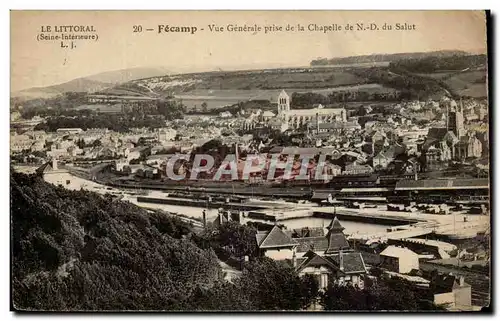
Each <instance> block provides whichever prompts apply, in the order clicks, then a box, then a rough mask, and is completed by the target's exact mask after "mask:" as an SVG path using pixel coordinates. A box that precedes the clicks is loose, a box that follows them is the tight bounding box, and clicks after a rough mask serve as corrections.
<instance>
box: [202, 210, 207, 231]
mask: <svg viewBox="0 0 500 321" xmlns="http://www.w3.org/2000/svg"><path fill="white" fill-rule="evenodd" d="M206 227H207V211H205V210H203V228H206Z"/></svg>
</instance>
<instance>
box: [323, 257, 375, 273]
mask: <svg viewBox="0 0 500 321" xmlns="http://www.w3.org/2000/svg"><path fill="white" fill-rule="evenodd" d="M341 255H342V259H343V262H342V264H343V268H344V269H343V272H344V273H346V274H349V273H360V272H363V273H365V272H366V265H365V261H364V260H363V256H362V255H361V253H359V252H349V253H342V254H340V253H339V254H337V255H329V256H325V257H326V258H327V259H328V260H330V261H332V262H334V263H335V265H336V266H338V267H339V268H340V256H341Z"/></svg>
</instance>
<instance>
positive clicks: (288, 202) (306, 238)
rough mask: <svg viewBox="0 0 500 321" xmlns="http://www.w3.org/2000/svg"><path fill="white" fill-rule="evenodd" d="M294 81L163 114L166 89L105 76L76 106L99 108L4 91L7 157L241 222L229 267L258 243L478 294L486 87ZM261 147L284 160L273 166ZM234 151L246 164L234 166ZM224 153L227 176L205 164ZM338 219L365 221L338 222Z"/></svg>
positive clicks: (329, 275) (191, 216)
mask: <svg viewBox="0 0 500 321" xmlns="http://www.w3.org/2000/svg"><path fill="white" fill-rule="evenodd" d="M294 97H300V96H299V95H296V94H295V93H294V94H293V95H291V94H290V93H289V92H287V91H286V90H276V93H275V96H274V101H269V102H268V104H267V105H266V102H261V101H259V102H258V103H252V101H249V102H247V103H246V105H248V106H249V107H248V108H245V104H238V105H237V106H235V107H236V108H226V110H222V111H220V112H218V113H213V112H212V113H210V112H209V111H208V109H207V108H206V103H202V104H201V106H200V107H201V111H196V110H195V111H193V110H191V111H190V112H187V111H185V110H184V111H183V113H184V115H182V113H181V114H179V117H174V118H172V117H166V115H171V113H170V111H171V110H170V109H169V113H168V114H164V115H162V114H161V113H158V112H155V111H158V109H159V108H158V106H160V105H161V104H167V105H168V108H177V107H179V106H178V105H177V103H176V102H172V101H171V100H168V101H167V102H166V103H165V102H160V101H159V100H157V99H154V98H147V97H144V96H139V95H138V96H124V95H120V94H118V93H117V92H116V91H108V92H102V93H96V94H89V95H87V97H86V98H85V99H86V100H87V101H86V104H87V105H86V106H87V107H93V106H102V109H103V110H96V109H94V110H89V109H81V110H77V111H71V115H68V116H64V115H63V114H60V115H59V116H57V115H56V114H53V116H46V115H43V113H42V112H39V114H33V113H32V112H29V113H28V112H26V111H25V110H24V108H23V107H22V106H21V105H16V106H15V107H14V108H13V111H12V112H11V124H12V126H11V127H12V128H11V161H12V165H13V166H15V168H17V169H18V170H22V169H23V168H28V167H29V168H36V173H38V174H39V175H41V176H42V177H43V179H44V180H45V181H47V182H50V183H53V184H54V185H56V186H61V187H65V188H69V189H75V190H79V189H81V188H84V189H88V190H91V191H96V192H98V193H101V194H107V195H114V197H117V199H119V200H122V201H129V202H132V203H134V204H136V205H138V206H140V207H144V208H147V209H148V210H158V209H160V210H162V211H164V212H167V213H170V214H172V215H176V216H178V217H180V218H181V219H182V220H185V221H187V222H190V223H191V224H194V226H196V228H197V229H199V230H200V231H207V230H210V229H217V228H222V227H223V226H225V225H224V224H226V225H227V224H236V225H237V226H247V225H248V226H252V227H253V228H255V230H256V234H255V236H254V242H255V243H254V244H253V245H252V246H253V247H255V251H252V252H251V253H250V252H249V253H243V254H244V255H242V253H238V254H237V253H234V251H231V250H229V249H230V248H233V245H230V244H229V245H228V246H229V248H226V249H225V250H224V251H226V252H227V251H229V252H230V254H229V255H228V256H229V258H228V259H226V263H223V264H224V268H225V271H226V277H225V278H226V279H227V280H231V279H232V278H234V277H235V275H236V277H237V275H239V274H240V273H241V271H240V269H241V264H242V263H241V262H242V260H243V261H245V260H249V259H252V257H258V256H265V257H268V258H271V259H273V260H276V261H280V262H284V263H285V264H286V265H288V266H290V267H291V268H293V269H294V270H295V271H296V272H297V273H298V274H299V275H300V276H304V275H310V276H312V277H314V279H315V281H316V282H317V283H318V285H319V288H320V289H325V291H326V289H327V287H328V284H330V283H333V284H337V285H346V284H347V285H349V286H354V287H355V288H357V289H363V288H365V287H369V286H370V284H373V283H374V282H375V283H376V282H377V279H380V278H388V279H398V280H403V281H404V282H406V283H405V284H407V285H408V286H409V287H410V288H411V289H412V291H416V292H415V293H419V296H420V298H425V300H427V301H429V302H432V303H433V304H436V305H441V306H445V307H446V308H447V309H449V310H471V309H473V307H474V306H482V305H484V304H486V302H489V301H488V300H489V297H488V289H487V288H485V283H484V278H483V276H485V275H486V277H487V275H488V273H489V272H488V271H489V270H488V269H489V268H488V267H489V243H488V242H489V241H488V237H489V180H488V177H489V131H488V125H487V124H488V116H489V115H488V102H487V101H486V100H484V99H474V98H461V99H458V100H456V99H454V98H450V97H448V96H442V97H441V98H439V99H436V100H434V99H427V100H423V101H421V100H411V101H401V102H394V103H382V104H380V103H374V104H371V103H369V104H363V105H362V106H361V107H359V108H352V107H350V106H348V105H347V104H345V103H337V104H330V105H323V104H320V103H311V104H309V105H307V106H296V105H294V104H293V99H294ZM302 101H306V100H305V99H302ZM96 104H98V105H96ZM115 105H116V106H117V108H113V109H112V108H109V109H110V110H111V109H112V110H111V111H104V108H106V107H110V106H115ZM292 106H294V107H295V106H296V107H295V108H294V107H292ZM195 108H196V107H195ZM181 109H182V108H181ZM44 112H46V113H48V114H50V113H51V112H54V109H53V108H50V107H49V108H47V109H46V110H45V111H44ZM23 115H24V116H23ZM29 116H31V118H29ZM25 117H28V118H27V119H26V118H25ZM169 118H170V119H169ZM126 119H129V120H132V121H129V122H128V123H126V126H125V127H123V128H120V126H121V125H120V126H118V127H117V126H115V125H116V124H111V126H109V127H114V128H115V130H113V129H110V128H109V127H107V126H106V124H107V123H111V122H113V121H120V122H122V123H125V121H124V120H126ZM141 122H143V124H146V126H147V127H133V126H134V124H135V123H141ZM67 124H72V125H73V124H74V126H71V127H67ZM78 125H79V126H78ZM200 155H206V156H210V159H211V162H212V163H213V164H210V165H212V166H207V159H208V158H207V157H202V156H200ZM272 155H278V156H279V157H278V160H279V161H281V162H282V163H288V164H289V165H290V166H289V167H288V170H289V173H285V166H281V167H280V168H272V166H271V165H270V164H272V162H273V160H276V159H275V158H273V156H272ZM300 155H307V156H308V158H307V160H306V161H305V162H304V161H303V158H301V157H299V156H300ZM174 156H175V157H176V159H177V161H175V162H174V163H172V162H170V160H171V159H172V157H174ZM228 156H231V157H229V158H228ZM248 161H249V162H250V163H251V164H254V165H255V166H254V167H253V170H252V171H251V173H250V175H249V176H248V175H247V176H245V172H246V174H248V170H247V171H245V164H248ZM254 161H255V162H254ZM253 162H254V163H253ZM259 164H261V165H259ZM231 166H234V171H233V172H234V173H236V174H235V175H236V176H234V175H226V174H224V175H222V176H221V175H220V173H219V175H217V172H218V171H217V168H230V167H231ZM271 168H272V169H271ZM270 172H272V173H270ZM290 174H291V175H290ZM304 174H305V176H304ZM299 176H301V177H302V178H304V177H305V179H298V177H299ZM173 177H181V178H180V180H179V179H173ZM215 177H217V180H216V179H215ZM82 182H83V183H82ZM221 196H222V197H221ZM457 218H458V220H457ZM340 220H341V221H342V222H343V223H341V221H340ZM346 223H348V224H372V225H373V226H375V228H373V226H372V228H370V229H368V230H363V229H364V228H363V227H362V225H359V226H358V225H354V228H351V229H350V230H349V231H346V229H345V228H344V226H343V224H346ZM228 264H229V265H228ZM308 309H313V310H315V309H321V307H320V305H319V303H318V301H314V302H313V303H312V304H311V305H310V306H309V307H308Z"/></svg>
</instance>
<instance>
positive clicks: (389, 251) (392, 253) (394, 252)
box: [380, 245, 418, 258]
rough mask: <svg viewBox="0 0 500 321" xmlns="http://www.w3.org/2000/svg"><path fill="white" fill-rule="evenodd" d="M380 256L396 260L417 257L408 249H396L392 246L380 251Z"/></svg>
mask: <svg viewBox="0 0 500 321" xmlns="http://www.w3.org/2000/svg"><path fill="white" fill-rule="evenodd" d="M380 255H381V256H388V257H396V258H401V257H409V256H418V254H417V253H415V252H413V251H412V250H410V249H407V248H404V247H397V246H394V245H389V246H388V247H387V248H386V249H385V250H383V251H382V253H380Z"/></svg>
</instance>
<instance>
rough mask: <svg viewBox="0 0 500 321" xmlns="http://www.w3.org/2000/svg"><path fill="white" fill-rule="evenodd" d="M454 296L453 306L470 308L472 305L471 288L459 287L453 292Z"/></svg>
mask: <svg viewBox="0 0 500 321" xmlns="http://www.w3.org/2000/svg"><path fill="white" fill-rule="evenodd" d="M453 293H454V294H455V305H457V306H471V305H472V302H471V300H472V298H471V297H472V292H471V287H470V286H468V287H460V288H457V289H454V290H453Z"/></svg>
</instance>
